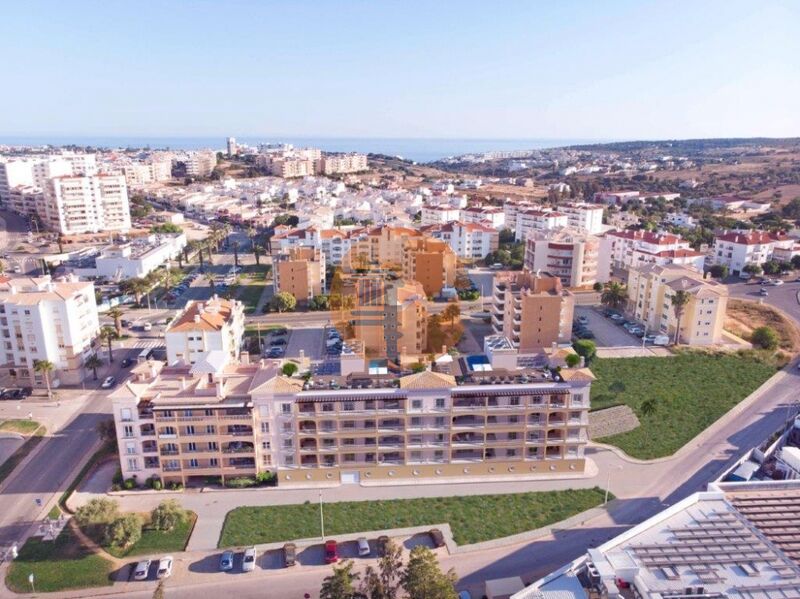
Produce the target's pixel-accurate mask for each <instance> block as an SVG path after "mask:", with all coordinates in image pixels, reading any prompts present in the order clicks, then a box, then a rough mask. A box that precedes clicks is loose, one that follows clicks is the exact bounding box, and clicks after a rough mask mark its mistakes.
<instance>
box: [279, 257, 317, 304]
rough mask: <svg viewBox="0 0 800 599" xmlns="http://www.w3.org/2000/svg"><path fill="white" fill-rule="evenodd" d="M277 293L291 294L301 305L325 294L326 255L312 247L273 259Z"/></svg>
mask: <svg viewBox="0 0 800 599" xmlns="http://www.w3.org/2000/svg"><path fill="white" fill-rule="evenodd" d="M272 272H273V278H274V286H275V293H280V292H287V293H291V294H292V295H293V296H294V297H295V298H296V299H297V301H298V302H299V303H301V304H306V303H308V302H309V301H310V300H311V299H313V297H314V296H315V295H321V294H323V293H325V253H324V252H323V251H321V250H318V249H316V248H311V247H297V248H291V249H289V250H286V251H285V252H281V253H280V254H278V255H277V256H275V257H274V258H273V264H272Z"/></svg>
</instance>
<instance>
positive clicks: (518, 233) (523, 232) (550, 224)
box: [514, 210, 568, 241]
mask: <svg viewBox="0 0 800 599" xmlns="http://www.w3.org/2000/svg"><path fill="white" fill-rule="evenodd" d="M567 222H568V217H567V215H566V214H564V213H561V212H556V211H555V210H522V211H521V212H519V213H518V214H517V228H516V229H515V231H514V237H515V238H516V239H517V241H524V240H526V239H527V238H528V236H529V235H530V234H531V233H533V232H534V231H549V230H550V229H561V228H563V227H566V226H567Z"/></svg>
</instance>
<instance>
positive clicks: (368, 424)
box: [111, 359, 594, 486]
mask: <svg viewBox="0 0 800 599" xmlns="http://www.w3.org/2000/svg"><path fill="white" fill-rule="evenodd" d="M279 366H280V363H279V362H269V363H267V362H261V363H259V364H248V363H247V361H246V360H244V361H243V363H241V364H236V365H233V364H230V365H228V366H226V367H224V368H217V369H214V368H212V367H209V365H208V364H204V365H202V366H198V365H194V366H190V365H187V364H182V365H178V366H166V365H165V364H163V363H160V362H145V363H142V364H140V365H138V366H137V367H136V368H134V370H133V373H132V377H133V378H132V379H131V380H129V381H127V382H126V383H124V384H123V385H122V386H121V387H119V388H118V389H117V390H116V391H114V393H113V394H112V396H111V397H112V404H113V413H114V419H115V423H116V429H117V436H118V443H119V452H120V456H119V457H120V463H121V467H122V474H123V477H125V478H130V477H136V479H137V480H138V481H139V482H140V483H144V481H145V480H146V479H148V478H151V477H156V478H160V479H161V480H162V481H163V482H165V483H169V482H181V483H185V484H191V483H195V482H197V483H201V484H203V483H205V481H206V479H207V477H212V476H213V477H221V478H223V479H224V478H229V477H239V476H254V475H255V474H257V473H258V472H264V471H269V472H274V473H276V474H277V476H278V480H279V485H309V486H316V485H320V484H331V483H344V484H347V483H359V482H366V481H370V480H371V481H375V482H380V481H385V482H387V483H389V482H396V481H398V480H404V479H405V480H420V481H425V480H427V481H432V480H437V479H439V480H459V481H465V480H466V481H469V480H470V479H475V480H481V479H483V480H485V479H486V478H491V477H498V478H499V477H509V476H519V477H526V476H527V477H530V476H542V475H545V476H546V475H558V474H565V473H569V474H572V475H574V474H576V473H582V472H583V471H584V467H585V459H584V453H583V452H584V446H585V444H586V442H587V424H588V409H589V391H590V386H591V382H592V380H593V378H594V377H593V376H592V374H591V372H590V371H588V369H568V370H567V371H564V375H563V376H558V377H556V380H554V379H553V378H552V377H551V376H545V375H544V373H543V372H542V371H540V370H533V369H514V370H504V369H493V370H486V369H483V370H480V371H473V370H471V369H470V368H469V367H468V366H466V362H463V363H462V362H461V361H459V362H458V363H456V364H454V368H455V370H454V371H453V372H450V373H442V372H433V371H424V372H421V373H417V374H408V373H400V374H392V373H385V374H378V373H371V370H373V368H372V366H371V363H368V362H366V361H364V360H363V359H362V360H361V363H360V368H359V370H360V372H351V373H350V374H348V375H346V376H328V377H317V376H315V377H314V378H313V379H312V380H310V381H307V382H306V381H303V380H302V379H299V378H288V377H285V376H283V375H281V374H280V372H279Z"/></svg>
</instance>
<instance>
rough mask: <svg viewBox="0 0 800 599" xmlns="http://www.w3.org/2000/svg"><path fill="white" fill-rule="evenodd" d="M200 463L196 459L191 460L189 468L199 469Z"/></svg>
mask: <svg viewBox="0 0 800 599" xmlns="http://www.w3.org/2000/svg"><path fill="white" fill-rule="evenodd" d="M199 467H200V462H198V461H197V458H192V459H191V460H189V468H199Z"/></svg>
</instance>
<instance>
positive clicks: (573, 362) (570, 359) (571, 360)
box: [564, 354, 581, 368]
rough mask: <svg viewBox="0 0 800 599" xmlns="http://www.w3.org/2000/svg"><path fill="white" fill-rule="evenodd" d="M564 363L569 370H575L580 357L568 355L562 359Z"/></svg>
mask: <svg viewBox="0 0 800 599" xmlns="http://www.w3.org/2000/svg"><path fill="white" fill-rule="evenodd" d="M564 361H565V362H566V363H567V366H569V367H570V368H575V366H577V365H578V364H580V363H581V357H580V356H579V355H578V354H569V355H568V356H567V357H566V358H564Z"/></svg>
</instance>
